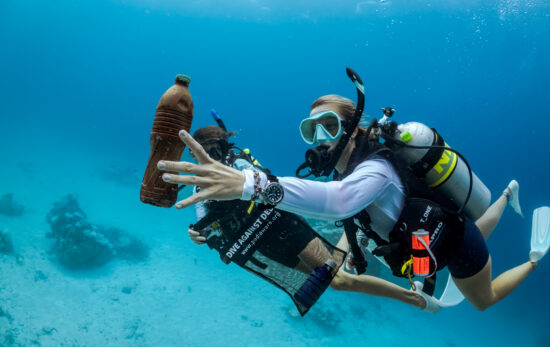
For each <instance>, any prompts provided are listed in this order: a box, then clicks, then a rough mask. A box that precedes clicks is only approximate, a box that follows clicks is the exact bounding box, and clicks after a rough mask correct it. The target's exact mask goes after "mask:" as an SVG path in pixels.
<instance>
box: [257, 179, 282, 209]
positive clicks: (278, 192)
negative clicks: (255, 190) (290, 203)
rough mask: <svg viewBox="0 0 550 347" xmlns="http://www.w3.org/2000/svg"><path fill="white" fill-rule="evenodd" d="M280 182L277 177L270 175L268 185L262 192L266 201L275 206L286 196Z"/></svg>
mask: <svg viewBox="0 0 550 347" xmlns="http://www.w3.org/2000/svg"><path fill="white" fill-rule="evenodd" d="M278 181H279V180H278V179H277V177H275V176H272V175H269V176H268V181H267V185H266V186H265V188H264V189H263V191H262V196H263V198H264V201H265V202H266V203H268V204H270V205H273V206H275V205H277V204H278V203H280V202H281V201H282V200H283V197H284V195H285V191H284V189H283V186H282V185H281V184H280V183H279V182H278Z"/></svg>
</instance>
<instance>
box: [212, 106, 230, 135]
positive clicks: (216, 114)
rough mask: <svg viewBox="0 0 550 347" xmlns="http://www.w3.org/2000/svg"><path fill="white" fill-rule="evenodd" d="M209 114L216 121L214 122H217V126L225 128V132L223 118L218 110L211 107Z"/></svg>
mask: <svg viewBox="0 0 550 347" xmlns="http://www.w3.org/2000/svg"><path fill="white" fill-rule="evenodd" d="M210 115H211V116H212V118H214V120H215V121H216V123H218V126H219V127H220V128H222V129H223V130H225V132H226V133H227V132H228V131H227V128H226V127H225V124H224V123H223V120H222V117H220V115H219V114H218V112H216V110H214V109H213V108H212V109H210Z"/></svg>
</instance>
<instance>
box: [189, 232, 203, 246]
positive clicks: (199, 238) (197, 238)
mask: <svg viewBox="0 0 550 347" xmlns="http://www.w3.org/2000/svg"><path fill="white" fill-rule="evenodd" d="M187 233H188V234H189V237H190V238H191V241H193V242H195V243H196V244H197V245H204V243H205V242H206V237H204V236H203V235H202V234H201V233H200V232H199V231H195V230H193V229H191V228H189V230H188V231H187Z"/></svg>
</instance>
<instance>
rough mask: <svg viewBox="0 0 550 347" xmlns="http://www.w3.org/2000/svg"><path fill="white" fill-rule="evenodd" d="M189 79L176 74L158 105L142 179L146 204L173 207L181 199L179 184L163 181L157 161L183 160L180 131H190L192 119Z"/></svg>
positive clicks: (141, 197) (183, 145)
mask: <svg viewBox="0 0 550 347" xmlns="http://www.w3.org/2000/svg"><path fill="white" fill-rule="evenodd" d="M190 82H191V78H189V77H188V76H185V75H177V76H176V81H175V83H174V85H173V86H171V87H170V88H168V90H167V91H166V92H165V93H164V94H163V95H162V97H161V98H160V101H159V103H158V105H157V111H156V113H155V120H154V121H153V130H152V131H151V137H150V141H151V153H150V155H149V160H148V161H147V168H146V169H145V175H144V176H143V181H142V182H141V192H140V199H141V201H142V202H144V203H146V204H151V205H155V206H161V207H172V206H173V205H174V204H175V203H176V200H177V198H178V186H177V185H175V184H169V183H166V182H164V181H163V180H162V174H163V172H162V171H160V170H158V169H157V163H158V162H159V160H169V161H178V160H180V159H181V155H182V153H183V150H184V149H185V144H184V143H183V142H182V141H181V139H180V138H179V135H178V133H179V131H180V130H182V129H185V130H186V131H187V132H189V130H190V129H191V123H192V121H193V100H192V99H191V94H190V93H189V89H188V87H189V83H190Z"/></svg>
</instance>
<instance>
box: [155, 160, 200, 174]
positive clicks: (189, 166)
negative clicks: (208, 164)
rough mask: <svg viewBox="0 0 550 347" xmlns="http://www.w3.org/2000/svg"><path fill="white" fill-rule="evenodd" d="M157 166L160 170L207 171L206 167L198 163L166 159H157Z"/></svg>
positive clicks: (196, 172)
mask: <svg viewBox="0 0 550 347" xmlns="http://www.w3.org/2000/svg"><path fill="white" fill-rule="evenodd" d="M157 167H158V169H159V170H162V171H171V172H182V173H186V174H199V175H200V174H204V173H206V172H208V170H207V169H205V168H203V167H201V166H200V165H197V164H193V163H190V162H187V161H167V160H159V162H158V163H157Z"/></svg>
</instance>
